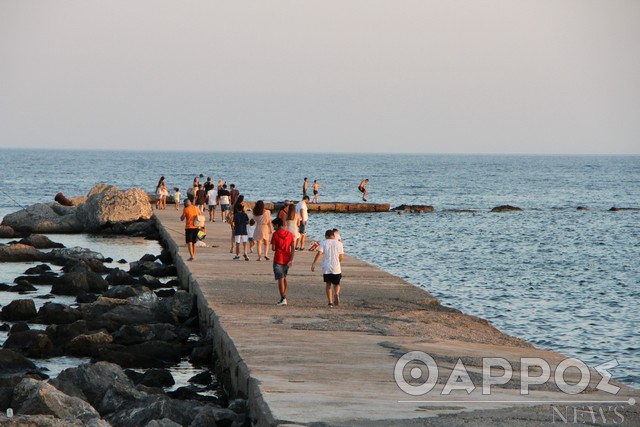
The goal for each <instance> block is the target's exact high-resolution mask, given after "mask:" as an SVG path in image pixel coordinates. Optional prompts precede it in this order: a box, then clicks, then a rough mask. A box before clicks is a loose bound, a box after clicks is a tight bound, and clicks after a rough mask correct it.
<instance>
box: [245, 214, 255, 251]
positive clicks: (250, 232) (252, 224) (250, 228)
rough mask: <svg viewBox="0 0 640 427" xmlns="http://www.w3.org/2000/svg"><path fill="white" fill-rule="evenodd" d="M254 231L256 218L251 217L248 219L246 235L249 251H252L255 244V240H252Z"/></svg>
mask: <svg viewBox="0 0 640 427" xmlns="http://www.w3.org/2000/svg"><path fill="white" fill-rule="evenodd" d="M254 231H256V220H255V219H253V218H251V220H250V221H249V226H248V227H247V236H248V238H249V252H250V253H253V247H254V246H255V245H256V242H255V241H254V240H253V232H254Z"/></svg>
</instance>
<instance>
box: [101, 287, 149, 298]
mask: <svg viewBox="0 0 640 427" xmlns="http://www.w3.org/2000/svg"><path fill="white" fill-rule="evenodd" d="M149 291H150V290H149V288H146V287H144V286H124V285H116V286H111V287H110V288H109V289H107V290H106V292H104V293H103V294H102V295H103V296H105V297H108V298H117V299H127V298H133V297H138V296H140V295H144V294H145V293H147V292H149Z"/></svg>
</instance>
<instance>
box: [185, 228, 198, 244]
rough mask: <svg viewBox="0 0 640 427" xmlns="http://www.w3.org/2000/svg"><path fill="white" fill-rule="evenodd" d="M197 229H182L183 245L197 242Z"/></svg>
mask: <svg viewBox="0 0 640 427" xmlns="http://www.w3.org/2000/svg"><path fill="white" fill-rule="evenodd" d="M199 230H200V229H199V228H185V229H184V240H185V243H196V242H197V241H198V231H199Z"/></svg>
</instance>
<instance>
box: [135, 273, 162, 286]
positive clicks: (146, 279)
mask: <svg viewBox="0 0 640 427" xmlns="http://www.w3.org/2000/svg"><path fill="white" fill-rule="evenodd" d="M140 284H142V285H144V286H146V287H147V288H149V289H160V288H164V287H165V285H163V284H162V282H160V280H159V279H158V278H156V277H153V276H149V275H147V274H145V275H144V276H142V277H140Z"/></svg>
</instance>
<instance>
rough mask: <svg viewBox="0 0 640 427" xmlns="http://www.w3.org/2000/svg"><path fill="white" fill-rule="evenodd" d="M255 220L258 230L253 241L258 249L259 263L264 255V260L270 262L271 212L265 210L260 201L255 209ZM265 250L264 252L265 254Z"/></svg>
mask: <svg viewBox="0 0 640 427" xmlns="http://www.w3.org/2000/svg"><path fill="white" fill-rule="evenodd" d="M253 219H254V220H255V221H256V230H255V232H254V233H253V239H254V240H255V242H256V246H257V247H256V249H257V251H258V259H257V260H258V261H260V259H261V258H262V255H263V253H264V259H266V260H267V261H268V260H269V241H270V240H271V233H272V232H273V229H272V226H271V211H270V210H269V209H265V207H264V202H263V201H262V200H258V201H257V202H256V204H255V206H254V207H253ZM263 250H264V252H263Z"/></svg>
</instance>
